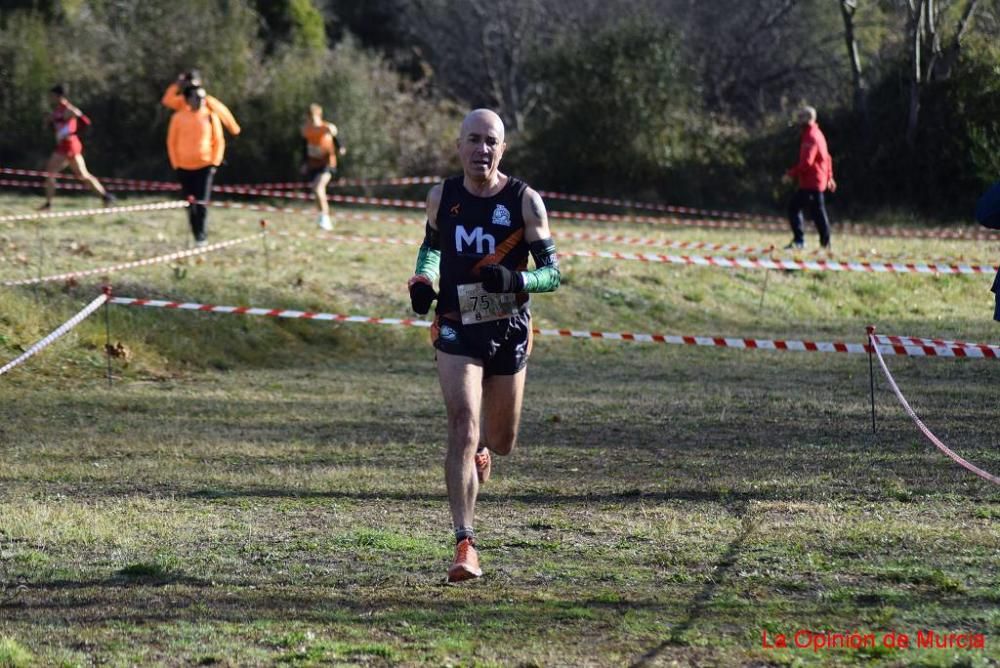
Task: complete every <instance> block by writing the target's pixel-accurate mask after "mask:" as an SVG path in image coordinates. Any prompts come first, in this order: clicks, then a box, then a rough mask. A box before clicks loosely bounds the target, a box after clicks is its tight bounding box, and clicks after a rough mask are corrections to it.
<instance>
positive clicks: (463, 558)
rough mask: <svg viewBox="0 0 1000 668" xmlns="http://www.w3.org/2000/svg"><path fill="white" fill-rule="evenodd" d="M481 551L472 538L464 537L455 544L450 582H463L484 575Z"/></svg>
mask: <svg viewBox="0 0 1000 668" xmlns="http://www.w3.org/2000/svg"><path fill="white" fill-rule="evenodd" d="M482 575H483V571H482V569H481V568H479V553H478V552H476V546H475V543H473V542H472V539H471V538H463V539H462V540H460V541H458V544H457V545H455V562H454V563H453V564H452V565H451V568H449V569H448V582H462V581H463V580H472V579H473V578H478V577H482Z"/></svg>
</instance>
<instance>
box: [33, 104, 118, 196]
mask: <svg viewBox="0 0 1000 668" xmlns="http://www.w3.org/2000/svg"><path fill="white" fill-rule="evenodd" d="M49 95H50V96H51V99H52V107H53V108H52V112H51V113H50V114H49V115H48V119H47V124H48V125H50V126H51V127H52V129H53V130H54V132H55V136H56V147H55V150H53V151H52V155H50V156H49V161H48V163H46V165H45V171H46V172H48V173H49V176H48V177H46V179H45V204H43V205H42V208H43V209H48V208H49V207H50V206H52V198H53V197H55V194H56V179H55V176H53V175H54V174H58V173H59V172H61V171H62V170H64V169H66V167H69V168H70V171H72V172H73V174H75V175H76V177H77V178H78V179H80V180H81V181H83V182H84V183H86V184H87V185H88V186H90V188H91V190H93V191H94V192H95V193H97V194H98V195H100V196H101V199H102V200H104V204H105V206H106V205H108V204H111V203H112V202H114V199H115V198H114V197H113V196H112V195H110V194H108V192H107V191H106V190H105V189H104V186H102V185H101V182H100V181H98V180H97V179H96V178H95V177H94V175H93V174H91V173H90V172H89V171H87V163H86V162H84V160H83V143H82V142H81V141H80V137H79V135H78V134H77V129H78V125H79V124H80V123H82V124H84V125H90V119H89V118H87V116H86V115H85V114H84V113H83V112H82V111H80V110H79V109H78V108H77V107H75V106H73V105H72V104H71V103H70V101H69V100H67V99H66V87H65V86H64V85H63V84H56V85H55V86H53V87H52V88H51V89H50V90H49Z"/></svg>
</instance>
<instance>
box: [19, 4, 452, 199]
mask: <svg viewBox="0 0 1000 668" xmlns="http://www.w3.org/2000/svg"><path fill="white" fill-rule="evenodd" d="M307 5H308V7H307ZM289 7H290V8H291V10H293V11H291V17H290V21H291V24H290V27H289V29H288V33H287V40H288V41H286V42H282V43H278V44H277V45H276V46H275V48H274V49H273V50H272V51H271V52H270V53H267V54H265V53H264V49H263V47H262V46H260V45H262V44H263V42H261V41H260V40H259V39H258V31H259V29H260V17H259V16H258V15H257V14H256V13H255V12H254V11H253V10H252V9H251V7H250V6H249V5H248V4H247V3H246V2H226V3H219V2H201V1H199V0H176V1H173V2H169V3H166V2H142V1H141V0H126V1H125V2H116V3H102V2H90V3H87V2H80V3H62V9H61V10H60V11H59V12H57V13H56V14H57V16H56V18H54V19H47V18H46V17H44V16H43V15H42V14H40V13H35V12H31V11H15V12H8V13H5V14H2V15H0V89H2V90H3V91H4V94H3V96H2V97H0V124H2V126H3V127H4V132H3V133H2V134H0V163H2V164H7V165H18V166H36V167H41V165H42V164H44V160H45V158H46V157H47V155H48V153H49V152H50V151H51V148H52V139H51V136H50V133H49V131H48V130H47V129H43V119H44V115H45V114H46V112H47V110H48V98H47V95H46V91H47V90H48V88H49V87H50V86H51V85H52V84H53V83H55V82H57V81H65V82H67V83H68V84H69V85H70V95H69V97H70V99H71V100H72V101H73V102H74V103H76V104H77V105H78V106H80V107H81V108H82V109H83V110H84V111H85V112H86V113H87V114H88V115H89V116H90V117H91V118H92V119H93V121H94V125H93V128H91V129H90V130H87V135H86V136H85V145H86V147H87V153H86V156H87V160H88V164H89V165H90V167H91V169H93V170H94V171H95V172H97V173H99V174H109V175H127V176H132V177H139V176H145V177H156V178H163V177H168V176H169V175H170V169H169V165H168V163H167V159H166V150H165V147H164V143H165V138H166V126H167V122H168V120H169V115H170V112H169V111H168V110H167V109H165V108H163V107H161V106H160V104H159V99H160V96H161V95H162V94H163V91H164V89H165V88H166V86H167V84H169V83H170V82H171V81H173V80H174V78H175V77H176V75H177V73H178V72H180V71H181V70H185V69H189V68H191V67H198V68H199V69H201V71H202V73H203V75H204V77H205V79H206V87H207V88H208V90H209V92H210V93H211V94H213V95H215V96H216V97H218V98H219V99H221V100H222V101H223V102H225V103H226V104H227V105H228V106H229V107H230V109H232V111H233V113H234V114H235V115H236V117H237V120H238V121H239V122H240V124H241V125H242V126H243V129H244V134H243V135H242V136H240V137H239V138H236V139H235V140H232V141H231V142H230V143H229V149H228V151H227V165H226V167H225V168H224V170H223V174H222V178H223V179H224V180H229V181H233V180H242V181H254V180H268V179H282V180H287V179H290V178H293V177H295V176H297V173H298V172H297V168H298V164H299V161H300V159H301V140H300V138H299V135H298V129H299V127H300V126H301V123H302V121H303V119H304V116H305V112H306V109H307V107H308V105H309V104H310V103H312V102H319V103H320V104H322V105H323V106H324V107H325V108H326V109H327V111H328V118H329V119H330V120H332V121H334V122H335V123H337V124H338V126H339V127H340V129H341V133H342V139H343V143H344V145H346V146H348V147H349V153H348V156H347V158H346V159H345V168H346V171H348V172H349V173H351V174H353V175H373V174H379V175H384V174H392V173H412V172H414V171H421V172H423V171H425V170H430V171H439V170H442V169H446V168H447V166H448V160H450V155H449V153H450V152H449V151H446V150H444V151H443V150H442V143H441V136H442V134H443V133H453V132H454V127H455V125H456V123H457V119H458V117H459V115H460V114H459V112H458V111H456V110H455V108H454V107H452V106H449V105H442V104H439V103H436V102H434V101H431V100H429V99H428V98H426V97H425V96H421V95H419V94H417V93H416V92H415V91H414V89H413V86H412V85H409V84H408V82H406V81H405V80H404V79H403V78H402V77H400V76H399V75H398V74H397V73H396V72H395V71H394V70H393V69H392V68H391V67H390V66H389V65H388V64H387V63H385V62H384V61H383V60H382V59H381V58H380V57H378V56H377V55H373V54H371V53H368V52H366V51H364V50H362V49H361V48H360V47H358V46H357V45H356V43H355V42H354V41H353V40H352V39H350V38H347V39H344V40H342V41H341V42H339V43H338V44H337V45H336V46H335V47H334V48H327V47H326V46H325V36H324V34H323V32H322V30H323V26H322V21H321V18H322V17H321V16H320V15H319V14H318V12H316V10H315V7H313V5H312V4H311V3H309V2H292V3H290V4H289ZM310 8H311V11H310ZM317 19H320V20H319V21H318V22H317ZM448 136H449V138H450V136H451V135H450V134H449V135H448Z"/></svg>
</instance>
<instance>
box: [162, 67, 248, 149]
mask: <svg viewBox="0 0 1000 668" xmlns="http://www.w3.org/2000/svg"><path fill="white" fill-rule="evenodd" d="M189 86H197V87H199V88H202V87H204V86H203V84H202V79H201V73H200V72H199V71H198V70H188V71H187V72H181V73H180V74H178V75H177V80H176V81H174V82H173V83H171V84H170V85H169V86H167V90H166V91H165V92H164V93H163V97H161V98H160V104H162V105H163V106H164V107H166V108H167V109H170V110H172V111H180V110H181V109H183V108H184V105H185V104H186V101H185V99H184V91H185V89H187V88H188V87H189ZM205 106H206V107H208V109H209V111H211V112H214V113H215V114H217V115H218V116H219V120H220V121H222V125H223V127H225V128H226V130H228V131H229V134H231V135H233V136H234V137H235V136H236V135H238V134H239V133H240V124H239V123H237V122H236V119H235V118H234V117H233V113H232V112H231V111H229V107H227V106H226V105H224V104H223V103H222V102H220V101H219V99H218V98H215V97H212V96H211V95H208V94H207V93H206V94H205Z"/></svg>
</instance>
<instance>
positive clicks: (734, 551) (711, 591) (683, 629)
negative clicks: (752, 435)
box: [631, 500, 758, 668]
mask: <svg viewBox="0 0 1000 668" xmlns="http://www.w3.org/2000/svg"><path fill="white" fill-rule="evenodd" d="M733 514H734V515H735V516H736V517H738V518H740V521H741V523H742V526H741V529H740V532H739V534H737V536H736V538H734V539H733V541H732V542H731V543H730V544H729V546H728V547H727V548H726V551H725V552H724V553H723V555H722V556H721V557H720V558H719V561H718V562H716V564H715V568H714V569H713V570H712V575H711V576H710V577H709V578H708V580H707V581H706V582H705V586H704V587H703V588H702V590H701V591H700V592H698V595H697V596H695V597H694V598H693V599H692V600H691V602H690V604H689V605H688V607H687V609H686V610H685V614H684V618H683V620H681V622H680V623H679V624H677V625H676V626H674V627H673V629H672V630H671V634H670V637H669V638H667V639H666V640H664V641H663V642H661V643H660V644H659V645H657V646H656V647H653V648H652V649H650V650H649V651H647V652H646V653H645V654H643V655H642V656H641V657H639V658H638V659H637V660H636V661H635V662H634V663H632V664H631V665H632V668H641V667H643V666H649V665H652V664H653V662H654V661H656V660H657V658H658V657H659V656H660V655H661V654H663V652H664V651H666V649H667V648H668V647H671V646H683V645H686V644H687V642H686V641H685V638H684V636H685V635H686V634H687V633H688V631H690V630H691V629H692V628H694V625H695V624H697V623H698V621H699V620H701V619H702V618H703V617H705V616H706V615H705V613H706V611H707V609H708V605H709V603H710V602H711V600H712V597H713V596H715V593H716V592H717V591H718V590H719V588H720V587H721V586H722V585H723V584H724V583H725V581H726V580H727V579H728V578H729V572H730V571H731V570H732V568H733V566H734V565H736V562H737V560H738V559H739V556H740V552H741V551H742V550H743V545H744V544H745V543H746V541H747V538H749V536H750V534H751V533H752V532H753V530H754V528H755V527H756V525H757V519H758V518H757V516H756V514H755V513H753V512H752V510H751V507H750V504H749V503H748V502H747V501H746V500H741V501H739V502H738V503H737V504H736V506H735V510H734V512H733Z"/></svg>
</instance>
